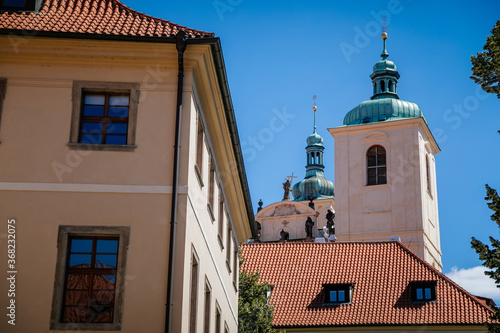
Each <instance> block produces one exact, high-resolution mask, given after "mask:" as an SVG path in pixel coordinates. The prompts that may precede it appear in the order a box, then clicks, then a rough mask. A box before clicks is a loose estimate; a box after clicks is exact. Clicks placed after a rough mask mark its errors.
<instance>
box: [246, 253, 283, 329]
mask: <svg viewBox="0 0 500 333" xmlns="http://www.w3.org/2000/svg"><path fill="white" fill-rule="evenodd" d="M242 263H243V259H240V266H241V265H242ZM259 279H260V276H259V272H250V273H248V272H246V271H245V270H242V271H241V272H240V283H239V287H240V288H239V298H238V320H239V324H238V332H239V333H274V332H276V331H275V330H274V329H273V328H272V320H273V307H272V306H271V305H269V304H268V298H267V293H268V291H269V290H271V287H270V286H269V283H267V282H261V283H259Z"/></svg>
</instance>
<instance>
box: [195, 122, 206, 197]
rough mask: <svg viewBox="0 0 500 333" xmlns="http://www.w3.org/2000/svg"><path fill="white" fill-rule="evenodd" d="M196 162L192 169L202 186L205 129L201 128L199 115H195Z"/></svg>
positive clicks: (203, 184)
mask: <svg viewBox="0 0 500 333" xmlns="http://www.w3.org/2000/svg"><path fill="white" fill-rule="evenodd" d="M196 121H197V125H196V163H195V165H194V171H195V173H196V177H197V178H198V182H199V183H200V187H202V188H203V187H204V186H205V183H204V182H203V149H204V148H205V131H204V130H203V124H202V122H201V118H200V116H199V115H198V114H197V115H196Z"/></svg>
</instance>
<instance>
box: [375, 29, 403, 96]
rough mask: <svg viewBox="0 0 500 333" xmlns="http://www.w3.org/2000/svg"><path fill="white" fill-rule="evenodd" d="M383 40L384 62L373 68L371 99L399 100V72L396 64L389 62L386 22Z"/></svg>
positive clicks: (381, 61) (382, 55)
mask: <svg viewBox="0 0 500 333" xmlns="http://www.w3.org/2000/svg"><path fill="white" fill-rule="evenodd" d="M381 37H382V40H383V42H384V49H383V50H382V54H381V55H380V56H381V57H382V60H380V61H379V62H377V63H376V64H375V66H373V73H372V74H371V75H370V78H371V79H372V83H373V96H372V97H371V99H380V98H395V99H399V96H398V94H397V84H398V79H399V73H398V71H397V68H396V65H395V64H394V62H392V61H390V60H387V58H388V57H389V53H387V49H386V41H387V32H386V31H385V21H384V32H382V36H381Z"/></svg>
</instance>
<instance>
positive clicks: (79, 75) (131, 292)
mask: <svg viewBox="0 0 500 333" xmlns="http://www.w3.org/2000/svg"><path fill="white" fill-rule="evenodd" d="M0 52H1V53H2V62H1V63H0V77H4V78H7V79H8V82H7V92H6V97H5V101H4V107H3V115H2V119H1V126H0V141H1V143H0V220H1V221H5V222H6V221H7V219H9V218H14V219H16V222H17V223H16V226H17V230H16V236H17V244H16V245H17V258H16V260H17V266H18V275H17V290H18V293H16V302H17V303H16V304H17V306H18V307H17V311H16V312H17V318H16V319H17V320H16V327H15V330H13V327H12V326H11V325H8V324H7V323H6V321H5V320H2V321H1V323H0V331H2V332H11V331H12V332H14V331H15V332H48V331H49V322H50V313H51V306H52V298H53V289H54V277H55V270H56V260H57V232H58V226H59V225H101V226H129V227H130V244H129V249H128V258H127V264H126V283H125V284H126V285H125V292H124V315H123V323H122V331H123V332H139V331H141V332H163V331H164V322H165V303H166V284H167V273H168V266H167V264H168V244H169V241H168V240H169V232H170V205H171V193H172V159H173V146H174V131H175V109H176V89H177V52H176V50H175V44H163V43H162V44H160V43H137V42H110V41H87V40H66V39H55V38H41V37H35V38H30V39H29V40H28V42H26V43H21V44H19V45H17V49H14V48H13V47H12V45H11V43H10V40H9V39H8V37H5V36H0ZM185 56H186V61H185V65H186V73H185V81H184V94H183V98H184V105H183V111H182V112H183V115H182V126H181V127H182V132H181V157H180V177H179V185H180V187H179V210H178V219H177V230H176V250H175V251H176V252H175V253H176V257H175V268H174V273H175V280H174V281H175V287H174V310H173V316H172V318H173V325H174V326H173V331H174V332H187V329H188V318H189V288H190V259H191V258H190V256H191V248H192V247H194V248H195V249H196V252H197V254H198V256H199V257H200V277H199V287H198V292H199V296H198V311H199V313H198V325H202V322H203V305H204V304H203V289H204V288H203V284H204V280H205V276H206V278H207V279H208V280H209V281H210V284H211V286H212V306H211V312H212V314H211V320H212V321H211V326H212V327H215V323H214V321H213V320H214V318H215V314H214V309H215V299H217V302H218V304H219V305H220V307H221V312H222V318H223V320H224V321H226V322H227V325H228V327H229V329H230V332H236V331H237V293H236V289H235V287H234V286H233V282H232V281H233V280H232V273H229V272H228V269H227V268H226V262H225V260H226V252H225V251H224V250H221V247H220V246H219V243H218V240H217V221H216V222H215V223H213V222H212V221H211V219H210V218H209V216H208V213H207V206H206V205H207V200H206V199H207V188H208V186H207V185H208V180H206V181H205V186H204V187H200V185H199V182H198V180H197V178H196V175H195V171H194V164H195V163H196V132H197V128H196V112H197V111H196V110H197V108H198V112H199V113H200V114H201V115H202V118H203V121H204V122H205V126H206V131H207V143H208V147H209V148H208V149H205V152H204V154H206V156H208V153H209V151H211V152H212V155H213V158H214V160H215V161H216V166H217V173H218V176H217V177H218V182H219V183H220V184H221V187H222V188H223V191H224V197H225V201H227V203H226V209H227V210H228V215H229V219H226V220H225V223H228V221H231V222H230V223H231V225H232V229H233V230H234V231H235V235H236V239H237V242H241V241H245V240H246V239H247V238H250V237H251V235H250V228H249V223H248V217H247V213H246V210H245V205H244V201H243V200H244V196H243V191H242V189H241V185H240V183H239V175H238V173H237V172H236V163H235V161H234V154H233V151H232V142H231V140H230V137H229V130H228V128H227V124H226V120H225V118H224V117H225V115H224V112H223V109H222V103H221V100H220V93H219V92H218V85H217V80H216V76H215V70H214V68H213V63H212V61H211V53H210V51H209V46H206V45H205V46H192V45H189V46H188V50H187V52H186V54H185ZM73 80H82V81H106V82H133V83H139V84H140V99H139V104H138V115H137V135H136V145H137V148H136V149H135V150H134V151H132V152H126V151H82V150H72V149H70V148H69V147H68V145H67V143H68V142H69V136H70V125H71V111H72V87H73ZM195 105H196V107H195ZM206 161H208V158H205V162H206ZM203 167H204V168H208V167H207V165H205V166H203ZM204 175H205V176H206V175H207V172H206V171H205V173H204ZM216 188H217V187H216ZM215 198H216V200H215V202H216V205H215V206H216V207H215V209H216V211H215V216H216V217H217V216H218V214H217V209H218V205H217V202H218V199H217V198H218V194H216V196H215ZM2 225H5V224H2ZM5 231H6V230H3V231H0V234H4V233H5ZM224 232H226V228H224ZM223 239H224V246H225V244H226V235H225V234H224V238H223ZM5 241H6V239H5V238H0V246H1V247H2V248H6V242H5ZM232 246H234V245H232ZM231 256H232V253H231ZM0 260H2V262H6V260H7V257H6V251H2V254H1V255H0ZM231 264H232V257H231ZM7 287H8V285H7V281H6V280H5V279H3V280H1V282H0V290H2V291H5V290H7V289H6V288H7ZM0 300H1V302H2V304H3V303H5V302H8V300H7V296H6V293H5V292H2V294H1V295H0ZM222 327H223V326H222ZM199 329H201V326H199ZM212 329H213V328H212Z"/></svg>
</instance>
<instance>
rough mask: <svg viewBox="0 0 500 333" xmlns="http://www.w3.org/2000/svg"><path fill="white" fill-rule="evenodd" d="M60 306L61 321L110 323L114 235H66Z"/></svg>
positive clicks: (113, 279)
mask: <svg viewBox="0 0 500 333" xmlns="http://www.w3.org/2000/svg"><path fill="white" fill-rule="evenodd" d="M69 242H70V246H69V247H68V262H67V265H66V274H65V283H64V286H65V287H64V297H63V310H62V318H61V321H62V322H65V323H112V322H113V308H114V300H115V284H116V262H117V258H118V239H117V238H103V237H80V236H78V237H77V236H74V237H71V236H70V239H69Z"/></svg>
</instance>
